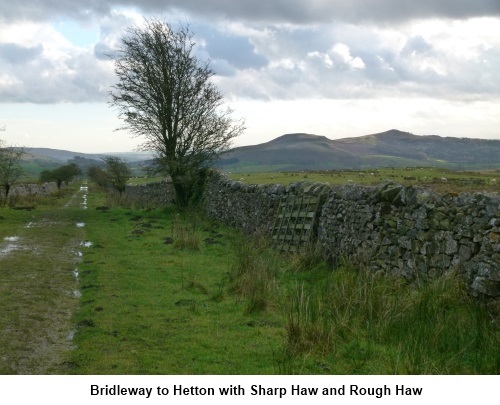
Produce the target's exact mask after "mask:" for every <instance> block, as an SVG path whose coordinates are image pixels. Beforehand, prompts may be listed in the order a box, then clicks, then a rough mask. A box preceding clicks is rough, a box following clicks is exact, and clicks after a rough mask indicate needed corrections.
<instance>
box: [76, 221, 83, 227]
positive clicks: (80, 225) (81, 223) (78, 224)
mask: <svg viewBox="0 0 500 405" xmlns="http://www.w3.org/2000/svg"><path fill="white" fill-rule="evenodd" d="M84 226H85V222H77V223H76V227H77V228H83V227H84Z"/></svg>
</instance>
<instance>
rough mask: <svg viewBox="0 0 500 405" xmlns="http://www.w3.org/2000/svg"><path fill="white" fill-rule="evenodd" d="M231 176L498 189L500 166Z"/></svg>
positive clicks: (236, 175)
mask: <svg viewBox="0 0 500 405" xmlns="http://www.w3.org/2000/svg"><path fill="white" fill-rule="evenodd" d="M228 175H229V176H230V177H231V178H232V179H233V180H243V181H244V182H245V183H248V184H273V183H276V184H285V185H286V184H290V183H292V182H296V181H311V182H319V183H329V184H331V185H344V184H349V183H355V184H363V185H377V184H380V183H382V182H383V181H387V180H389V181H393V182H396V183H400V184H404V185H408V186H411V185H418V186H426V187H430V188H432V189H433V190H435V191H437V192H440V193H447V192H453V193H459V192H474V191H488V192H500V170H489V171H487V170H484V171H477V172H474V171H464V172H462V171H452V170H446V169H442V168H435V167H422V168H415V167H409V168H379V169H371V170H324V171H311V172H267V173H260V172H255V173H228Z"/></svg>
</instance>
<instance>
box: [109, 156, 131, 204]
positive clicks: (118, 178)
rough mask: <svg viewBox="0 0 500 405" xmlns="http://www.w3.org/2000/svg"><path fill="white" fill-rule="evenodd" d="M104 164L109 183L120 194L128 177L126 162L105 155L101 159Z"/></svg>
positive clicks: (129, 173) (128, 171)
mask: <svg viewBox="0 0 500 405" xmlns="http://www.w3.org/2000/svg"><path fill="white" fill-rule="evenodd" d="M102 160H103V161H104V163H105V165H106V172H105V173H106V178H107V181H108V183H109V184H111V185H112V186H113V188H114V189H115V190H116V191H118V192H119V193H120V195H122V193H123V192H124V191H125V188H126V186H127V181H128V180H129V179H130V176H131V175H132V174H131V171H130V169H129V167H128V166H127V164H126V163H125V162H124V161H123V160H122V159H120V158H119V157H116V156H106V157H105V158H103V159H102Z"/></svg>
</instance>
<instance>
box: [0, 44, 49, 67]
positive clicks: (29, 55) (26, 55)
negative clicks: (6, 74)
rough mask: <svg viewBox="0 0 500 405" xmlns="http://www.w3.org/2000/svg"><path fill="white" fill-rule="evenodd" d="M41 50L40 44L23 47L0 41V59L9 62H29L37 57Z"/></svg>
mask: <svg viewBox="0 0 500 405" xmlns="http://www.w3.org/2000/svg"><path fill="white" fill-rule="evenodd" d="M42 51H43V47H42V45H37V46H33V47H24V46H20V45H17V44H12V43H3V44H1V43H0V59H3V60H4V61H5V62H8V63H11V64H19V63H26V62H29V61H31V60H33V59H35V58H36V57H38V56H39V55H40V54H41V53H42Z"/></svg>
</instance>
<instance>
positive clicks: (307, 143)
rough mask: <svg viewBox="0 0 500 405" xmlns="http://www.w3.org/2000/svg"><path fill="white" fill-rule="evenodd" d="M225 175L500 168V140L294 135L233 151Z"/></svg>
mask: <svg viewBox="0 0 500 405" xmlns="http://www.w3.org/2000/svg"><path fill="white" fill-rule="evenodd" d="M218 165H219V167H221V168H222V169H223V170H226V171H235V172H250V171H278V170H281V171H297V170H327V169H330V170H338V169H362V168H373V167H391V166H392V167H402V166H408V167H411V166H442V167H446V168H450V169H480V168H497V167H500V140H484V139H472V138H452V137H441V136H437V135H413V134H411V133H408V132H402V131H398V130H396V129H392V130H390V131H386V132H382V133H378V134H372V135H366V136H361V137H355V138H344V139H338V140H332V139H329V138H327V137H325V136H318V135H311V134H304V133H295V134H286V135H283V136H280V137H278V138H276V139H274V140H272V141H270V142H266V143H262V144H259V145H253V146H242V147H238V148H234V149H232V150H231V151H230V152H229V153H227V154H226V155H225V156H224V157H223V159H221V160H220V161H219V163H218Z"/></svg>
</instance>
